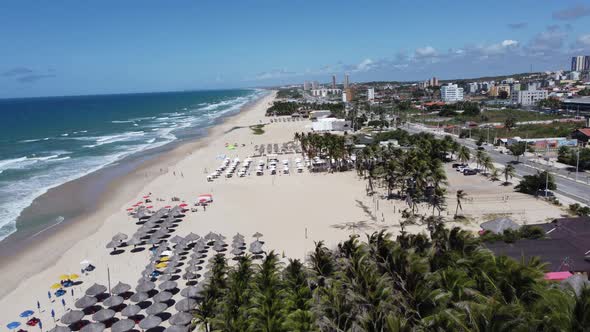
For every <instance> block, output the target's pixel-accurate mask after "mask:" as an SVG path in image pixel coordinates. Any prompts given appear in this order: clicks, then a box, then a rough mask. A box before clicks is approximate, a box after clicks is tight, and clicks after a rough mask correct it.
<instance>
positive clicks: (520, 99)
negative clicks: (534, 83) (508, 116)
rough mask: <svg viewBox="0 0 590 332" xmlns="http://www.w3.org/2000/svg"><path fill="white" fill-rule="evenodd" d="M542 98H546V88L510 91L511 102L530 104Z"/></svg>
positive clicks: (523, 104)
mask: <svg viewBox="0 0 590 332" xmlns="http://www.w3.org/2000/svg"><path fill="white" fill-rule="evenodd" d="M543 99H547V90H524V91H512V103H513V104H520V105H522V106H532V105H535V104H536V103H537V102H539V101H540V100H543Z"/></svg>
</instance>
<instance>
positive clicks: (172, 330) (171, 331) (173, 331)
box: [164, 325, 188, 332]
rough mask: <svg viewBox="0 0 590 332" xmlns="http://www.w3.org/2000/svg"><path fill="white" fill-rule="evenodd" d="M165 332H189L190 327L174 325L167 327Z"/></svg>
mask: <svg viewBox="0 0 590 332" xmlns="http://www.w3.org/2000/svg"><path fill="white" fill-rule="evenodd" d="M164 332H188V327H186V326H182V325H172V326H169V327H167V328H166V329H165V330H164Z"/></svg>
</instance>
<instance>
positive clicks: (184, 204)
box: [179, 203, 188, 207]
mask: <svg viewBox="0 0 590 332" xmlns="http://www.w3.org/2000/svg"><path fill="white" fill-rule="evenodd" d="M179 206H180V207H185V206H188V204H186V203H182V204H180V205H179Z"/></svg>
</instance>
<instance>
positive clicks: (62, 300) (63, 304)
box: [61, 299, 66, 307]
mask: <svg viewBox="0 0 590 332" xmlns="http://www.w3.org/2000/svg"><path fill="white" fill-rule="evenodd" d="M61 305H62V306H64V307H65V306H66V300H64V299H61Z"/></svg>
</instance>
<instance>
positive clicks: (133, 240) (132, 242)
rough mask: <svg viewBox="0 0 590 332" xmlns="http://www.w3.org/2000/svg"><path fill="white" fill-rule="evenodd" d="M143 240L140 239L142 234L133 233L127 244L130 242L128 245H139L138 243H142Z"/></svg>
mask: <svg viewBox="0 0 590 332" xmlns="http://www.w3.org/2000/svg"><path fill="white" fill-rule="evenodd" d="M142 242H143V241H142V240H141V239H140V236H136V235H133V236H132V237H131V239H129V241H127V244H128V245H131V246H138V245H140V244H141V243H142Z"/></svg>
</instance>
